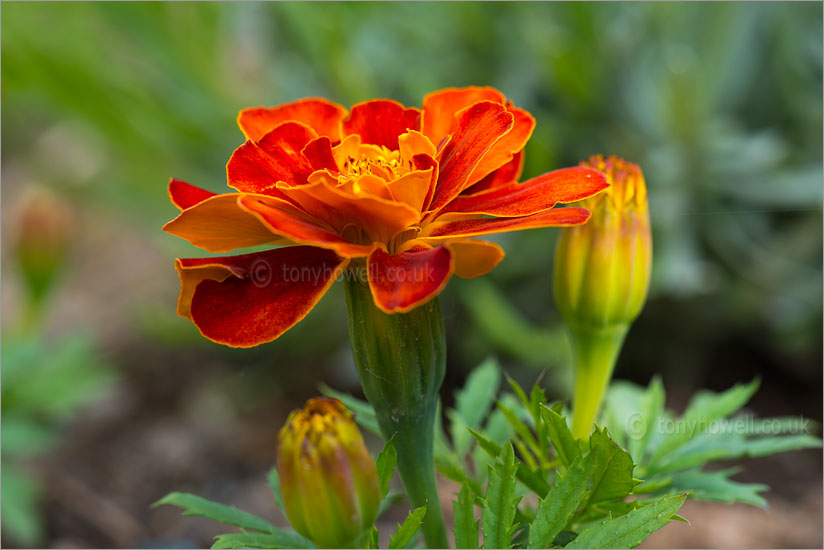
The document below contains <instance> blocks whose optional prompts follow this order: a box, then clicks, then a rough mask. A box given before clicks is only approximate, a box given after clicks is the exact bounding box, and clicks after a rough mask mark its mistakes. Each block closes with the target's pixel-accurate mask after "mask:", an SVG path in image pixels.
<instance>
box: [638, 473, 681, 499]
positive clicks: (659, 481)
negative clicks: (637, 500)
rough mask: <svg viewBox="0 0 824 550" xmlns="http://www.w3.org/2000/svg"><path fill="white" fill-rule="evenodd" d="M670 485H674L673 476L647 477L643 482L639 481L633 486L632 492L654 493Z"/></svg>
mask: <svg viewBox="0 0 824 550" xmlns="http://www.w3.org/2000/svg"><path fill="white" fill-rule="evenodd" d="M670 485H672V477H671V476H663V477H653V478H650V479H645V480H644V481H643V482H642V483H639V484H638V485H636V486H635V487H633V488H632V494H634V495H643V494H646V493H654V492H656V491H659V490H661V489H665V488H667V487H669V486H670Z"/></svg>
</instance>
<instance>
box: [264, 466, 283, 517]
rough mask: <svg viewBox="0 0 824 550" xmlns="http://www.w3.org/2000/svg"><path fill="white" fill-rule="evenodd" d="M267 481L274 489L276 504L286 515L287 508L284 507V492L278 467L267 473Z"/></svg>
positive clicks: (273, 494)
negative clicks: (281, 489) (281, 488)
mask: <svg viewBox="0 0 824 550" xmlns="http://www.w3.org/2000/svg"><path fill="white" fill-rule="evenodd" d="M266 481H267V482H268V483H269V488H270V489H271V490H272V496H273V497H274V498H275V506H277V507H278V510H280V511H281V512H282V513H283V514H284V515H285V514H286V510H285V509H284V508H283V494H282V493H281V492H280V475H279V474H278V469H277V468H272V469H270V470H269V473H268V474H267V475H266Z"/></svg>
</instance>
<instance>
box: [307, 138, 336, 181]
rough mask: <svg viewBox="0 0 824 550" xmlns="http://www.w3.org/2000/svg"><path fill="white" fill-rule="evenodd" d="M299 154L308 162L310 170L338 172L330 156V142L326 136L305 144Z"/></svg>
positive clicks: (332, 156) (333, 158)
mask: <svg viewBox="0 0 824 550" xmlns="http://www.w3.org/2000/svg"><path fill="white" fill-rule="evenodd" d="M301 154H302V155H303V156H304V157H305V158H306V160H308V161H309V164H310V166H311V167H312V170H331V171H332V172H337V171H339V168H338V163H337V162H336V161H335V156H334V155H333V154H332V142H331V141H330V140H329V138H328V137H326V136H321V137H319V138H318V139H314V140H312V141H310V142H309V143H307V144H306V147H304V148H303V150H302V151H301Z"/></svg>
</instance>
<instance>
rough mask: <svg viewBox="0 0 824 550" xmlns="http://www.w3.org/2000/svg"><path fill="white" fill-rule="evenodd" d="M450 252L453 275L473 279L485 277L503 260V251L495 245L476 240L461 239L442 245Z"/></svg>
mask: <svg viewBox="0 0 824 550" xmlns="http://www.w3.org/2000/svg"><path fill="white" fill-rule="evenodd" d="M444 246H446V247H447V248H448V249H449V250H451V251H452V257H453V258H454V262H455V275H457V276H458V277H460V278H462V279H474V278H475V277H480V276H481V275H486V274H487V273H489V272H490V271H492V270H493V269H494V268H495V266H496V265H498V264H499V263H500V261H501V260H503V259H504V250H503V249H502V248H501V247H500V246H498V245H497V244H495V243H491V242H489V241H479V240H476V239H461V240H455V241H446V243H444Z"/></svg>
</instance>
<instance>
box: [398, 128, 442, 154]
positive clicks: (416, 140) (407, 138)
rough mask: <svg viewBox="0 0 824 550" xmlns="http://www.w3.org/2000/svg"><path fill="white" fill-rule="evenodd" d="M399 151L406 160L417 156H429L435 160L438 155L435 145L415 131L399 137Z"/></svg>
mask: <svg viewBox="0 0 824 550" xmlns="http://www.w3.org/2000/svg"><path fill="white" fill-rule="evenodd" d="M398 150H399V151H400V153H401V158H402V159H404V160H407V159H411V158H412V157H414V156H415V155H429V156H430V157H433V158H434V157H435V155H436V154H437V150H436V149H435V145H434V144H433V143H432V142H431V141H430V140H429V138H428V137H426V136H425V135H423V134H422V133H420V132H416V131H414V130H410V131H408V132H406V133H405V134H401V135H400V136H398Z"/></svg>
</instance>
